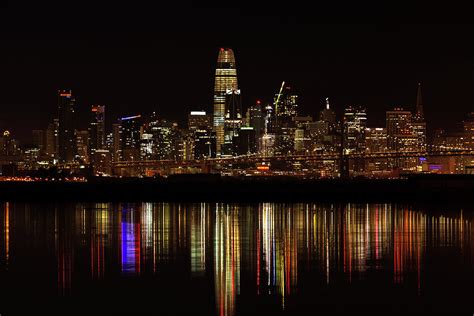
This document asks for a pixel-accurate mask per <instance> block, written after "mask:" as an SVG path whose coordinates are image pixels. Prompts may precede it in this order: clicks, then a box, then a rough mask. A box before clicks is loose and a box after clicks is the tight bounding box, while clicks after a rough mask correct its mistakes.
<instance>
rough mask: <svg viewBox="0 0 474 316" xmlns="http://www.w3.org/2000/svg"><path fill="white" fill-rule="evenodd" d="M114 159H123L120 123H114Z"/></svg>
mask: <svg viewBox="0 0 474 316" xmlns="http://www.w3.org/2000/svg"><path fill="white" fill-rule="evenodd" d="M112 160H113V161H120V160H122V127H121V124H120V123H114V124H112Z"/></svg>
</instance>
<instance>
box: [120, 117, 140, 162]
mask: <svg viewBox="0 0 474 316" xmlns="http://www.w3.org/2000/svg"><path fill="white" fill-rule="evenodd" d="M141 129H142V116H141V115H134V116H128V117H122V118H121V119H120V150H121V159H122V160H125V161H128V160H138V159H140V140H141V132H142V131H141Z"/></svg>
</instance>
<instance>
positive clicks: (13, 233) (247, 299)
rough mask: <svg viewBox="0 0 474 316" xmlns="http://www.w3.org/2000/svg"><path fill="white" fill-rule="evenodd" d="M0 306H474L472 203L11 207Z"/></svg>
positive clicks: (161, 309) (12, 311)
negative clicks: (434, 206)
mask: <svg viewBox="0 0 474 316" xmlns="http://www.w3.org/2000/svg"><path fill="white" fill-rule="evenodd" d="M0 280H1V282H0V295H1V298H2V299H1V304H0V313H1V315H101V316H103V315H115V314H123V315H137V314H144V315H209V316H212V315H229V316H232V315H332V314H340V315H391V314H397V315H412V314H414V315H420V314H428V315H433V314H435V315H436V314H443V315H453V314H458V313H459V314H463V315H472V313H473V311H474V303H473V300H472V297H473V296H474V287H473V286H472V285H473V284H474V213H473V209H472V205H471V206H467V207H463V208H460V207H457V206H452V205H447V206H445V207H444V208H442V209H436V210H435V209H433V208H432V206H416V207H415V206H413V205H410V204H397V203H384V204H376V203H364V204H358V203H356V204H354V203H334V204H332V203H160V202H153V203H142V202H138V203H89V202H86V203H83V202H82V203H68V202H52V203H47V202H43V203H36V202H35V203H32V202H27V203H25V202H3V203H0Z"/></svg>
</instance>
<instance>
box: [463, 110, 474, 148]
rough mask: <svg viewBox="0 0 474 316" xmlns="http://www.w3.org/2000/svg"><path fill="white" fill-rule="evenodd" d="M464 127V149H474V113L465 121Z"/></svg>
mask: <svg viewBox="0 0 474 316" xmlns="http://www.w3.org/2000/svg"><path fill="white" fill-rule="evenodd" d="M463 127H464V147H465V148H467V149H474V112H471V113H469V114H468V117H467V119H465V120H464V121H463Z"/></svg>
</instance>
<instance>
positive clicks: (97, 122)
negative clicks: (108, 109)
mask: <svg viewBox="0 0 474 316" xmlns="http://www.w3.org/2000/svg"><path fill="white" fill-rule="evenodd" d="M104 148H105V106H104V105H93V106H92V108H91V121H90V126H89V156H90V157H91V158H93V157H94V156H95V155H94V153H95V151H96V150H97V149H104Z"/></svg>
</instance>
